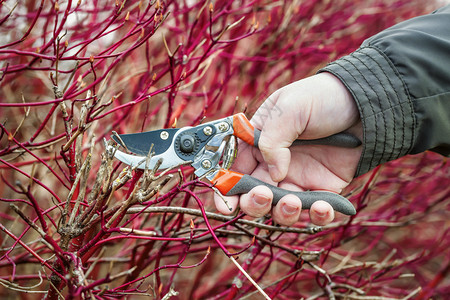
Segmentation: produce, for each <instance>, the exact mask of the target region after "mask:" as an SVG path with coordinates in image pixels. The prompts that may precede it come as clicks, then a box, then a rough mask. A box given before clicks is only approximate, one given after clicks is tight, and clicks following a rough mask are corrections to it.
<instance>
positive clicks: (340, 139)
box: [254, 128, 361, 148]
mask: <svg viewBox="0 0 450 300" xmlns="http://www.w3.org/2000/svg"><path fill="white" fill-rule="evenodd" d="M254 135H255V139H254V146H255V147H258V142H259V137H260V135H261V130H259V129H256V128H255V132H254ZM297 145H328V146H336V147H343V148H356V147H358V146H359V145H361V141H360V140H359V139H358V138H357V137H356V136H354V135H353V134H350V133H347V132H340V133H336V134H333V135H330V136H327V137H324V138H320V139H314V140H295V141H294V142H293V143H292V146H297Z"/></svg>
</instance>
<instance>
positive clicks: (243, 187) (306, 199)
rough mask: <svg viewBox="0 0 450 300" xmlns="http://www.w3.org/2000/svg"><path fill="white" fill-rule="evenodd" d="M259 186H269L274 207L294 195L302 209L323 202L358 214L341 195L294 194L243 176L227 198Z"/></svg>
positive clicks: (323, 193) (327, 193) (336, 208)
mask: <svg viewBox="0 0 450 300" xmlns="http://www.w3.org/2000/svg"><path fill="white" fill-rule="evenodd" d="M258 185H265V186H267V187H268V188H269V189H270V190H271V191H272V193H273V203H272V204H273V205H275V204H277V203H278V201H279V200H280V199H281V198H282V197H283V196H285V195H288V194H293V195H296V196H297V197H299V198H300V200H301V201H302V208H303V209H309V208H311V205H312V204H313V203H314V202H316V201H318V200H323V201H326V202H328V203H329V204H331V206H332V207H333V209H334V210H335V211H338V212H341V213H343V214H346V215H354V214H356V210H355V208H354V207H353V204H352V203H351V202H350V201H348V199H346V198H344V197H342V196H341V195H338V194H335V193H331V192H311V191H308V192H293V191H288V190H285V189H282V188H279V187H276V186H273V185H271V184H268V183H266V182H264V181H261V180H259V179H256V178H255V177H252V176H250V175H243V176H242V178H241V179H240V180H239V181H238V182H237V183H236V184H235V185H234V186H233V188H231V189H230V190H229V191H228V193H227V194H226V195H227V196H231V195H238V194H245V193H248V192H249V191H250V190H251V189H252V188H254V187H255V186H258Z"/></svg>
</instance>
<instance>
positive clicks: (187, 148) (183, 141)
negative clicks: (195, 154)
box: [180, 134, 195, 153]
mask: <svg viewBox="0 0 450 300" xmlns="http://www.w3.org/2000/svg"><path fill="white" fill-rule="evenodd" d="M180 149H181V151H183V152H184V153H191V152H192V151H194V149H195V139H194V137H193V136H192V135H190V134H185V135H183V136H181V138H180Z"/></svg>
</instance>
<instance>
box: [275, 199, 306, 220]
mask: <svg viewBox="0 0 450 300" xmlns="http://www.w3.org/2000/svg"><path fill="white" fill-rule="evenodd" d="M301 210H302V202H301V201H300V199H299V198H298V197H297V196H295V195H292V194H289V195H286V196H284V197H282V198H281V199H280V201H278V203H277V205H275V207H274V208H273V212H272V218H273V220H274V221H275V222H277V223H278V224H280V225H283V226H291V225H293V224H294V223H295V222H297V221H298V218H299V217H300V212H301Z"/></svg>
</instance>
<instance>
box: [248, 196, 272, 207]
mask: <svg viewBox="0 0 450 300" xmlns="http://www.w3.org/2000/svg"><path fill="white" fill-rule="evenodd" d="M252 200H253V202H255V203H256V204H258V205H259V206H266V205H267V203H269V202H270V201H271V199H270V198H269V197H267V196H266V195H259V194H258V195H253V197H252Z"/></svg>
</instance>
